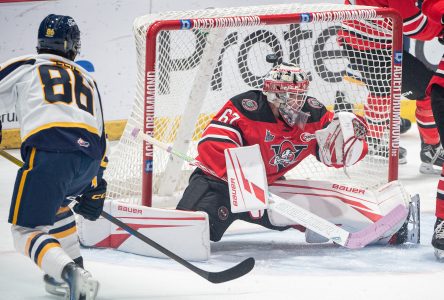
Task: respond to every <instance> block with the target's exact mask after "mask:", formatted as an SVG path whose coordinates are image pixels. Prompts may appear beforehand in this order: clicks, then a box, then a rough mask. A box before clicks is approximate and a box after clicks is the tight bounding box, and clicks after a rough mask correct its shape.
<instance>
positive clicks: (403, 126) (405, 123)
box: [399, 118, 412, 134]
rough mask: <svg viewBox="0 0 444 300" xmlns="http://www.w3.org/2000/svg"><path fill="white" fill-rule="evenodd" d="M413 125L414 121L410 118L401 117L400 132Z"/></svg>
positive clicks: (404, 131)
mask: <svg viewBox="0 0 444 300" xmlns="http://www.w3.org/2000/svg"><path fill="white" fill-rule="evenodd" d="M411 127H412V122H410V120H409V119H404V118H401V125H400V127H399V129H400V133H401V134H403V133H406V132H407V131H409V129H410V128H411Z"/></svg>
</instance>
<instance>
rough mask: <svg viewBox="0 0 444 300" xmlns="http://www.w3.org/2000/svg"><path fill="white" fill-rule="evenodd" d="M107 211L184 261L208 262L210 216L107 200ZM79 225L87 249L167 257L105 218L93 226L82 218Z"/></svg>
mask: <svg viewBox="0 0 444 300" xmlns="http://www.w3.org/2000/svg"><path fill="white" fill-rule="evenodd" d="M104 211H106V212H108V213H109V214H110V215H112V216H114V217H115V218H118V219H120V220H121V221H123V222H125V223H127V224H128V225H129V226H131V227H132V228H133V229H136V230H137V231H139V232H140V233H141V234H143V235H146V236H147V237H149V238H150V239H152V240H153V241H155V242H156V243H158V244H160V245H162V246H163V247H165V248H167V249H168V250H170V251H172V252H174V253H176V254H177V255H179V256H180V257H182V258H183V259H186V260H191V261H205V260H208V259H209V257H210V230H209V225H208V215H207V214H206V213H204V212H192V211H181V210H174V209H160V208H153V207H146V206H140V205H134V204H127V203H122V202H119V201H116V200H114V201H110V200H106V201H105V206H104ZM77 224H78V225H77V227H78V232H79V238H80V243H81V244H82V245H84V246H88V247H99V248H114V249H117V250H121V251H124V252H129V253H135V254H139V255H145V256H151V257H162V258H165V257H166V256H165V255H164V254H162V253H160V252H159V251H157V250H156V249H154V248H152V247H151V246H149V245H148V244H145V243H144V242H142V241H140V240H139V239H137V238H136V237H134V236H132V235H130V234H129V233H127V232H126V231H124V230H123V229H121V228H120V227H118V226H116V225H114V224H112V223H110V222H109V221H108V220H106V219H104V218H102V217H101V218H99V219H98V220H97V221H94V222H91V221H88V220H85V219H84V218H82V217H80V216H79V217H78V220H77ZM178 237H180V238H178Z"/></svg>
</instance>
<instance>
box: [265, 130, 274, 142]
mask: <svg viewBox="0 0 444 300" xmlns="http://www.w3.org/2000/svg"><path fill="white" fill-rule="evenodd" d="M272 140H274V135H273V134H272V133H271V132H270V130H268V129H267V131H265V141H266V142H271V141H272Z"/></svg>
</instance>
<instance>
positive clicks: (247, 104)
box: [242, 99, 258, 111]
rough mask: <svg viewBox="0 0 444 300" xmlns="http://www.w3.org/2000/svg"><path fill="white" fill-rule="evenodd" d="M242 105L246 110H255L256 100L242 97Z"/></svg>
mask: <svg viewBox="0 0 444 300" xmlns="http://www.w3.org/2000/svg"><path fill="white" fill-rule="evenodd" d="M242 106H243V108H245V109H246V110H248V111H255V110H257V107H258V106H257V102H256V101H254V100H251V99H242Z"/></svg>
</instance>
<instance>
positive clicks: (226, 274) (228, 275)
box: [0, 149, 255, 283]
mask: <svg viewBox="0 0 444 300" xmlns="http://www.w3.org/2000/svg"><path fill="white" fill-rule="evenodd" d="M0 155H1V156H3V157H4V158H6V159H7V160H9V161H10V162H12V163H14V164H16V165H17V166H19V167H21V166H23V162H22V161H21V160H19V159H17V158H15V157H14V156H12V155H11V154H9V153H7V152H6V151H4V150H1V149H0ZM69 199H71V198H69ZM71 200H74V199H71ZM101 216H102V217H104V218H105V219H107V220H108V221H110V222H111V223H113V224H115V225H117V226H119V227H120V228H122V229H123V230H125V231H126V232H128V233H129V234H131V235H132V236H134V237H136V238H138V239H139V240H141V241H142V242H144V243H146V244H148V245H150V246H151V247H153V248H154V249H156V250H158V251H159V252H161V253H163V254H165V255H166V256H168V257H169V258H171V259H173V260H175V261H176V262H178V263H180V264H181V265H183V266H184V267H186V268H188V269H189V270H191V271H193V272H194V273H196V274H197V275H200V276H201V277H203V278H205V279H206V280H208V281H210V282H212V283H222V282H226V281H230V280H233V279H236V278H239V277H241V276H243V275H245V274H247V273H248V272H250V271H251V270H252V269H253V267H254V263H255V261H254V258H252V257H249V258H247V259H245V260H244V261H242V262H240V263H239V264H237V265H235V266H233V267H231V268H229V269H226V270H224V271H220V272H210V271H205V270H202V269H200V268H198V267H196V266H195V265H193V264H191V263H189V262H188V261H186V260H185V259H183V258H182V257H180V256H178V255H177V254H175V253H173V252H171V251H170V250H168V249H166V248H165V247H163V246H161V245H159V244H158V243H156V242H155V241H153V240H152V239H150V238H149V237H147V236H145V235H143V234H141V233H140V232H138V231H137V230H135V229H133V228H131V227H130V226H129V225H127V224H125V223H124V222H122V221H120V220H119V219H117V218H115V217H113V216H111V215H110V214H108V213H107V212H105V211H102V213H101Z"/></svg>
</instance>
